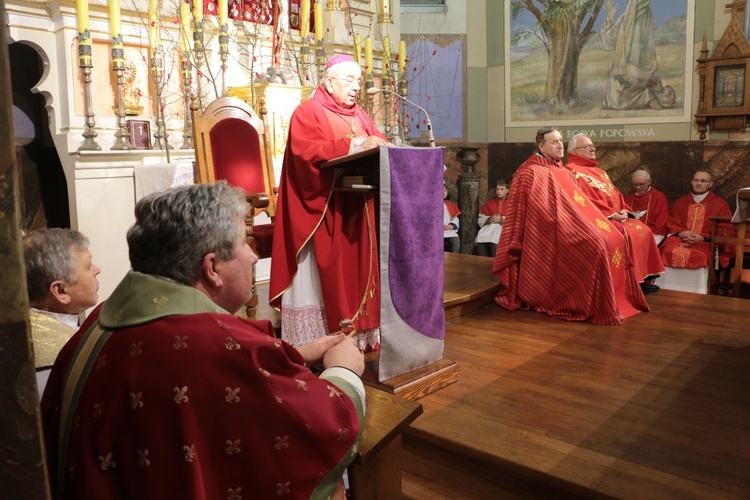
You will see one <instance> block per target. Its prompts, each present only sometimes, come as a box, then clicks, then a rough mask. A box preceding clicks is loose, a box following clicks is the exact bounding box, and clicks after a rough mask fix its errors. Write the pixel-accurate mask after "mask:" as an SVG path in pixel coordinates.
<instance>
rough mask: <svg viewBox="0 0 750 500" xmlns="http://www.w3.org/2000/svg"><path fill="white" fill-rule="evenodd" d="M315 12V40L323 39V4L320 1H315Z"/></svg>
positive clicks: (320, 40)
mask: <svg viewBox="0 0 750 500" xmlns="http://www.w3.org/2000/svg"><path fill="white" fill-rule="evenodd" d="M313 9H314V10H313V13H314V14H315V41H316V42H322V41H323V5H322V4H321V3H320V2H315V7H313Z"/></svg>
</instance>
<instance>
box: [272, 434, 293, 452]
mask: <svg viewBox="0 0 750 500" xmlns="http://www.w3.org/2000/svg"><path fill="white" fill-rule="evenodd" d="M274 447H275V448H276V449H277V450H285V449H287V448H289V436H276V439H275V442H274Z"/></svg>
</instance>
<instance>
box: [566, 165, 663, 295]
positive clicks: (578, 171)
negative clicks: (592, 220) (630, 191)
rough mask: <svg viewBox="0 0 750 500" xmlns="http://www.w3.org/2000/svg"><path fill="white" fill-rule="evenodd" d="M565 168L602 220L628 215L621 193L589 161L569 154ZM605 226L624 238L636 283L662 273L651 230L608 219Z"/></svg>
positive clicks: (632, 221)
mask: <svg viewBox="0 0 750 500" xmlns="http://www.w3.org/2000/svg"><path fill="white" fill-rule="evenodd" d="M565 167H566V168H568V169H569V170H570V171H572V172H573V175H574V176H575V178H576V182H577V183H578V187H579V188H580V190H581V192H583V194H585V195H586V197H587V198H588V199H590V200H591V202H592V203H593V204H594V205H596V207H597V208H598V209H599V210H600V211H601V212H602V213H603V214H604V215H605V216H606V217H609V216H610V215H612V214H615V213H617V212H619V211H620V210H626V211H627V212H631V213H632V210H631V208H630V207H629V206H628V204H627V203H625V199H624V198H623V197H622V193H620V191H619V190H618V189H617V188H616V187H615V185H614V184H613V183H612V181H611V180H610V178H609V175H607V172H605V171H604V170H602V169H601V168H599V167H598V162H597V161H596V160H589V159H587V158H583V157H581V156H578V155H577V154H575V153H571V154H570V156H569V157H568V164H567V165H565ZM609 223H610V224H612V226H613V227H614V228H616V229H617V230H618V231H620V232H621V233H622V234H623V236H624V237H625V241H626V248H627V249H628V251H629V252H630V256H631V261H632V262H633V267H634V270H635V277H636V279H637V280H638V281H639V282H640V281H643V279H644V278H645V277H646V276H649V275H655V274H660V273H663V272H664V265H663V264H662V261H661V256H660V255H659V248H658V247H657V246H656V241H655V240H654V235H653V233H652V232H651V229H649V227H648V226H647V225H646V224H644V223H643V222H641V221H639V220H637V219H627V220H626V221H624V222H617V221H613V220H611V219H609Z"/></svg>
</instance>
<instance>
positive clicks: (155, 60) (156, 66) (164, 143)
mask: <svg viewBox="0 0 750 500" xmlns="http://www.w3.org/2000/svg"><path fill="white" fill-rule="evenodd" d="M151 74H152V76H153V77H154V87H155V88H156V132H155V133H154V149H166V150H167V161H169V150H170V149H171V147H170V146H169V139H168V137H167V135H166V131H165V127H164V102H163V100H162V90H163V87H162V83H163V81H164V58H163V57H162V48H161V47H156V48H154V53H153V57H152V58H151Z"/></svg>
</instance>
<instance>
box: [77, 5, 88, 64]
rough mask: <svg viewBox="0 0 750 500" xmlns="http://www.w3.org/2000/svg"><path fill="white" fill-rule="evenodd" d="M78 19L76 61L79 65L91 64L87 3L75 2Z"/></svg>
mask: <svg viewBox="0 0 750 500" xmlns="http://www.w3.org/2000/svg"><path fill="white" fill-rule="evenodd" d="M76 16H77V19H78V60H79V63H80V64H91V31H89V3H88V1H87V0H76Z"/></svg>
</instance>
